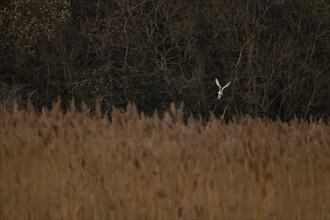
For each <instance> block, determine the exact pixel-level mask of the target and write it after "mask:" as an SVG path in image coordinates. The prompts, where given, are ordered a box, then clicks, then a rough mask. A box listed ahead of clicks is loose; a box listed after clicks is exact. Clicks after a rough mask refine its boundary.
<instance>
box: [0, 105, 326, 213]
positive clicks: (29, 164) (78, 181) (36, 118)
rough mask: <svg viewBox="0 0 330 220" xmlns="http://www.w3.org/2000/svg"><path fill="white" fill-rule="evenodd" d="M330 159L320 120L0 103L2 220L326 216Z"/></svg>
mask: <svg viewBox="0 0 330 220" xmlns="http://www.w3.org/2000/svg"><path fill="white" fill-rule="evenodd" d="M173 118H175V119H176V120H175V121H174V120H173ZM329 158H330V137H329V126H328V125H327V124H322V123H308V122H305V121H300V122H299V121H297V120H295V121H291V122H290V123H282V122H280V121H268V120H262V119H251V118H242V119H240V120H239V122H232V123H229V124H222V123H219V121H218V120H216V119H215V118H213V119H212V118H211V120H210V121H209V122H208V123H207V124H206V125H203V124H202V123H200V122H199V121H197V120H191V121H190V122H189V123H188V124H187V125H185V124H184V123H183V122H182V111H180V109H176V108H174V107H172V109H171V112H169V113H167V114H165V117H164V119H163V120H160V119H159V117H158V116H157V115H155V116H153V117H144V116H143V115H139V114H138V112H137V110H136V108H135V107H134V105H130V106H128V109H127V111H125V112H120V111H119V110H116V109H114V111H113V112H112V122H111V123H108V122H107V120H106V119H104V118H102V117H101V116H100V114H98V115H97V116H94V117H92V116H90V114H89V112H88V111H87V110H86V109H85V110H84V111H83V112H78V111H76V110H75V109H74V108H72V109H71V110H70V111H69V112H68V113H66V114H63V113H62V112H61V111H60V104H59V103H56V104H55V105H54V107H53V109H52V110H51V111H47V110H43V112H42V113H37V112H35V111H34V110H33V109H31V108H30V109H28V110H19V109H17V108H16V109H14V111H13V112H12V113H9V112H7V111H5V109H4V108H3V107H2V106H0V165H1V167H0V171H1V172H0V177H1V179H0V181H1V182H0V184H1V185H0V186H1V191H0V192H1V194H0V202H1V203H0V204H1V206H0V217H1V219H265V218H267V219H280V218H286V219H288V218H292V219H330V161H329Z"/></svg>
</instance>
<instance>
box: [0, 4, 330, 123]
mask: <svg viewBox="0 0 330 220" xmlns="http://www.w3.org/2000/svg"><path fill="white" fill-rule="evenodd" d="M1 2H2V3H0V7H1V8H0V9H1V11H0V46H1V48H0V59H1V60H0V74H1V75H0V80H1V89H0V92H1V101H2V103H4V104H6V105H10V102H11V101H12V100H14V99H17V100H19V101H20V102H21V104H22V105H24V103H25V100H27V99H31V100H32V101H33V103H34V104H35V105H36V106H37V107H41V106H45V105H47V106H50V104H51V102H52V101H53V100H54V99H55V98H56V97H58V96H61V97H62V99H63V103H64V104H63V105H64V106H63V107H65V105H66V103H68V100H70V99H72V98H75V100H76V101H77V102H81V101H84V102H87V103H89V104H93V103H94V100H95V99H96V98H99V99H102V102H103V108H104V110H105V111H106V109H109V107H110V106H111V105H114V106H117V107H118V106H125V105H126V104H127V103H128V102H129V101H133V102H135V103H136V104H137V106H138V108H139V109H140V110H142V111H144V112H146V113H151V112H153V111H154V109H158V111H160V112H162V111H164V110H165V109H166V108H167V106H168V104H169V103H170V102H173V101H174V102H181V101H183V102H184V103H185V111H186V113H192V114H195V115H196V114H202V115H203V114H205V113H207V112H209V111H213V112H214V113H215V114H216V115H221V114H223V112H224V110H225V109H226V110H227V111H226V116H227V117H231V116H233V115H237V114H250V115H254V116H267V117H281V118H282V119H289V118H292V117H293V116H294V115H297V116H298V117H302V118H306V117H310V116H312V117H313V118H319V117H326V118H328V117H329V55H330V43H329V42H330V37H329V36H330V28H329V27H330V26H329V9H330V8H329V5H330V3H329V2H328V1H323V0H317V1H311V0H301V1H280V0H271V1H261V0H253V1H237V0H236V1H232V0H221V1H220V0H214V1H200V0H189V1H185V0H181V1H167V0H156V1H154V0H134V1H132V0H114V1H90V0H82V1H77V0H72V1H71V2H70V1H69V0H59V1H50V0H49V1H40V2H38V1H35V2H32V1H29V0H11V1H10V0H6V1H1ZM215 78H218V79H219V80H220V81H221V82H222V83H225V82H228V81H230V80H231V81H232V84H231V86H230V87H229V88H228V89H227V90H226V93H225V96H224V97H223V99H222V100H221V101H217V100H216V92H217V87H216V85H215V84H214V79H215Z"/></svg>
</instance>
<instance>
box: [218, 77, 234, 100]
mask: <svg viewBox="0 0 330 220" xmlns="http://www.w3.org/2000/svg"><path fill="white" fill-rule="evenodd" d="M230 83H231V81H230V82H229V83H227V84H226V85H225V86H224V87H222V86H221V85H220V83H219V81H218V79H215V84H216V85H217V86H218V87H219V92H218V100H220V99H221V97H222V96H223V90H224V89H225V88H227V87H228V86H229V85H230Z"/></svg>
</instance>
